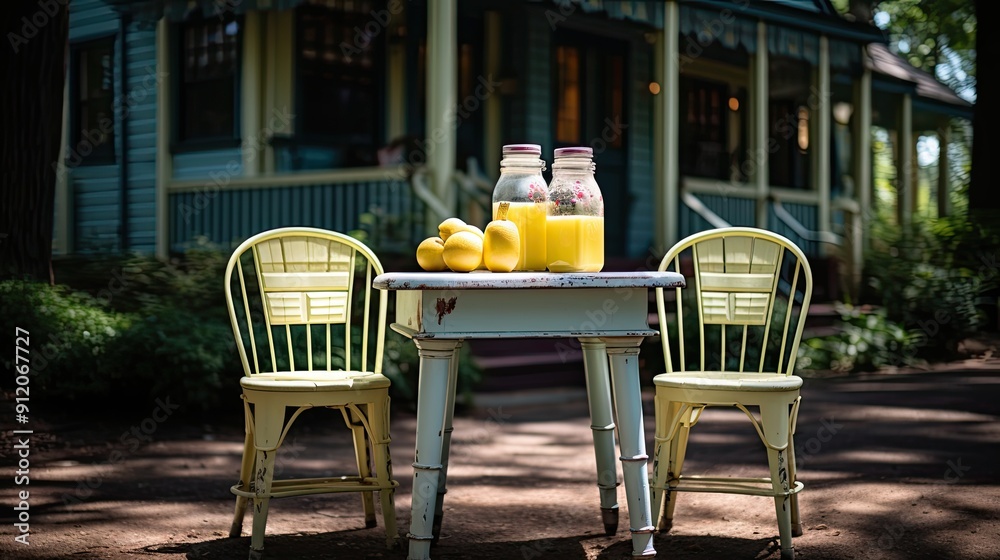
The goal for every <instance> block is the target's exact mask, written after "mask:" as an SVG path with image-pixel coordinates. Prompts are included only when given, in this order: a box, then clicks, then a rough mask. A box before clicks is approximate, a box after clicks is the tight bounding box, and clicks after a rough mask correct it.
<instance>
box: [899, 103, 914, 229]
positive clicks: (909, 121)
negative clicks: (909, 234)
mask: <svg viewBox="0 0 1000 560" xmlns="http://www.w3.org/2000/svg"><path fill="white" fill-rule="evenodd" d="M900 111H901V112H902V114H901V115H900V117H901V118H900V125H899V142H898V143H899V146H897V150H898V152H897V153H898V156H897V157H898V160H897V162H896V177H897V179H898V183H899V187H898V188H899V192H898V195H897V197H896V205H897V209H896V210H897V212H898V214H897V216H898V217H899V224H900V225H902V226H907V225H909V224H910V221H911V218H912V216H913V147H914V142H913V98H912V97H910V94H908V93H904V94H903V103H902V105H901V107H900Z"/></svg>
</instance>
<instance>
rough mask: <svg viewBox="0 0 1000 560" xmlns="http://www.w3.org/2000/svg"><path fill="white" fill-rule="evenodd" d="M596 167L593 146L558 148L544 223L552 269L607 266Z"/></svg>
mask: <svg viewBox="0 0 1000 560" xmlns="http://www.w3.org/2000/svg"><path fill="white" fill-rule="evenodd" d="M596 169H597V166H596V165H595V164H594V150H593V149H591V148H588V147H571V148H559V149H557V150H556V151H555V159H553V161H552V181H551V182H550V184H549V203H548V208H549V212H548V214H549V215H548V220H547V222H546V226H545V227H546V244H545V245H546V251H547V253H548V265H547V266H548V269H549V271H551V272H600V270H601V269H602V268H604V197H603V196H602V195H601V189H600V187H598V186H597V181H596V180H595V179H594V171H595V170H596Z"/></svg>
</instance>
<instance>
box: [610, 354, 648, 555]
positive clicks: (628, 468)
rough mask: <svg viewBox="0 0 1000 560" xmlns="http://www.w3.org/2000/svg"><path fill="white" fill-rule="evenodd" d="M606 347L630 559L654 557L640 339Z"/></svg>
mask: <svg viewBox="0 0 1000 560" xmlns="http://www.w3.org/2000/svg"><path fill="white" fill-rule="evenodd" d="M602 340H603V341H604V342H605V344H607V352H608V359H609V361H610V365H611V384H612V393H613V394H614V400H615V411H616V413H617V416H618V422H617V424H618V442H619V445H620V446H621V461H622V478H624V479H625V498H626V500H627V502H628V518H629V531H631V533H632V556H656V549H654V548H653V531H654V530H655V528H654V527H653V519H652V518H653V516H652V514H651V512H650V504H649V473H648V472H647V467H646V463H647V461H648V459H649V457H648V456H647V455H646V437H645V432H644V426H643V422H642V393H641V389H640V387H639V345H640V344H641V343H642V337H607V338H602Z"/></svg>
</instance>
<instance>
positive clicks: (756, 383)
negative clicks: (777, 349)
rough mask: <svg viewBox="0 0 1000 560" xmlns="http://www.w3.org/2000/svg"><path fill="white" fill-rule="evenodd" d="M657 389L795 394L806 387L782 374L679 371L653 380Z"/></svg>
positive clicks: (795, 379)
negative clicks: (788, 392) (794, 392)
mask: <svg viewBox="0 0 1000 560" xmlns="http://www.w3.org/2000/svg"><path fill="white" fill-rule="evenodd" d="M653 383H654V384H655V385H656V386H657V387H671V388H676V389H702V390H708V391H712V390H715V391H732V390H739V391H761V392H766V391H793V390H795V389H799V388H801V387H802V378H801V377H799V376H797V375H782V374H779V373H770V372H764V373H746V372H743V373H741V372H734V371H698V372H691V371H678V372H673V373H661V374H659V375H657V376H656V377H654V378H653Z"/></svg>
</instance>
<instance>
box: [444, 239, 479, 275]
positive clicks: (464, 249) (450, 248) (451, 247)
mask: <svg viewBox="0 0 1000 560" xmlns="http://www.w3.org/2000/svg"><path fill="white" fill-rule="evenodd" d="M442 256H443V257H444V263H445V264H446V265H448V268H450V269H452V270H454V271H455V272H472V271H473V270H475V269H476V268H477V267H478V266H479V263H481V262H482V261H483V240H482V239H480V238H479V237H477V236H476V234H474V233H472V232H470V231H458V232H455V233H453V234H451V235H449V236H448V240H447V241H445V242H444V252H443V255H442Z"/></svg>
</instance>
